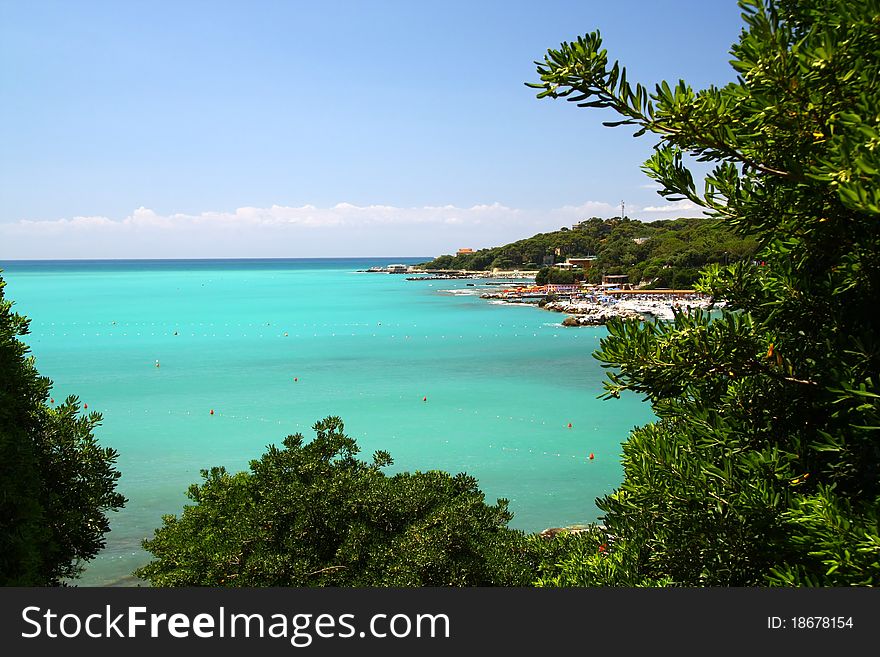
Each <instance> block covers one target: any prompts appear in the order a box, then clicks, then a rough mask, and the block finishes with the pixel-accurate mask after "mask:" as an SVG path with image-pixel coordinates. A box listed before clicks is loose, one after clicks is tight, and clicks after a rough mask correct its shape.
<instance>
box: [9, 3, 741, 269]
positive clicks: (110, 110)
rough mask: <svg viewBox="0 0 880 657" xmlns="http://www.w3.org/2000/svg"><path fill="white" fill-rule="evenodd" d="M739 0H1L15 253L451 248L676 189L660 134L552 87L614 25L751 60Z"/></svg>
mask: <svg viewBox="0 0 880 657" xmlns="http://www.w3.org/2000/svg"><path fill="white" fill-rule="evenodd" d="M740 26H741V20H740V18H739V9H738V8H737V6H736V3H735V2H734V1H733V0H702V1H700V0H678V1H675V2H672V1H667V0H650V1H649V0H644V1H635V0H617V1H616V2H607V1H604V2H598V1H593V0H584V1H581V2H574V1H568V2H565V1H554V0H542V1H541V2H534V1H531V2H521V1H518V0H506V1H502V0H498V1H490V0H486V1H482V2H481V1H479V0H470V1H467V2H458V1H449V2H447V1H443V2H440V1H438V2H430V3H429V2H417V1H416V0H401V1H398V0H386V1H382V0H374V1H366V0H365V1H362V2H356V1H345V2H342V1H339V2H333V1H331V2H315V1H314V0H311V1H300V0H289V1H287V2H271V1H268V0H256V1H252V2H244V1H240V2H208V1H194V0H192V1H178V2H163V1H156V0H153V1H150V2H137V1H132V2H118V1H113V2H89V1H80V2H38V1H35V2H24V1H15V2H13V1H11V0H0V100H2V102H0V141H2V144H3V146H2V151H0V152H2V155H0V259H13V258H87V257H94V258H112V257H130V258H138V257H147V258H149V257H156V258H165V257H318V256H355V255H364V256H392V255H401V256H402V255H436V254H439V253H446V252H451V251H454V250H455V249H457V248H459V247H462V246H468V247H471V248H480V247H485V246H493V245H497V244H501V243H504V242H507V241H510V240H513V239H518V238H521V237H527V236H529V235H532V234H534V233H536V232H539V231H546V230H555V229H557V228H559V227H560V226H563V225H569V224H571V223H574V222H575V221H578V220H580V219H584V218H587V217H590V216H612V215H616V214H619V209H620V202H621V200H624V201H625V202H626V209H627V214H628V215H629V216H631V217H635V218H640V219H643V220H652V219H657V218H671V217H675V216H680V215H695V214H699V210H697V209H691V208H687V207H686V206H683V207H680V208H669V207H667V206H668V204H667V203H666V202H665V201H664V200H663V199H662V198H661V197H659V196H658V195H657V194H656V190H655V189H653V188H651V186H650V181H649V180H648V179H647V178H646V177H645V176H644V174H642V173H641V171H640V169H639V167H640V165H641V163H642V161H643V160H644V159H645V158H646V157H647V156H648V154H649V153H650V149H651V146H652V145H653V143H652V141H651V140H650V139H649V138H642V139H638V140H635V139H633V138H632V137H631V131H629V130H628V129H627V128H617V129H609V128H603V127H602V125H601V121H602V120H603V118H607V117H605V116H603V114H602V113H601V112H597V111H595V110H592V111H590V110H585V109H579V108H577V107H575V106H574V105H573V104H570V103H565V102H562V101H550V100H542V101H538V100H536V99H535V92H534V90H532V89H528V88H527V87H525V86H524V82H527V81H536V79H537V76H536V73H535V66H534V64H533V61H534V60H536V59H541V58H543V55H544V53H545V52H546V50H547V49H548V48H551V47H557V46H558V45H559V43H560V42H562V41H567V40H573V39H576V38H577V37H578V36H579V35H582V34H584V33H586V32H589V31H591V30H594V29H599V30H600V31H601V32H602V35H603V37H604V40H605V46H606V48H608V50H609V54H610V56H611V58H617V59H620V60H621V62H622V63H623V64H624V65H626V66H627V69H628V76H629V78H630V79H631V80H638V81H641V82H643V83H647V84H649V85H653V83H655V82H657V81H660V80H662V79H667V80H678V79H679V78H683V79H685V80H687V81H688V82H690V83H691V84H692V85H693V86H695V87H697V88H701V87H704V86H707V85H709V84H713V83H714V84H723V83H725V82H727V81H729V80H731V79H733V75H734V74H733V71H732V69H731V68H730V65H729V64H728V60H729V59H730V57H729V53H728V51H729V48H730V45H731V44H732V43H733V42H734V41H735V40H736V38H737V36H738V34H739V30H740Z"/></svg>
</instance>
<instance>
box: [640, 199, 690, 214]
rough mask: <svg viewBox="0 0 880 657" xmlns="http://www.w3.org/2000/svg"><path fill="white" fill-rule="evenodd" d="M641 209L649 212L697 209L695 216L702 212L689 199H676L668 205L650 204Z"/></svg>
mask: <svg viewBox="0 0 880 657" xmlns="http://www.w3.org/2000/svg"><path fill="white" fill-rule="evenodd" d="M641 211H642V212H648V213H662V212H691V211H696V212H695V213H694V216H697V215H699V214H700V213H701V211H700V209H699V207H698V206H696V205H694V204H693V203H692V202H691V201H688V200H687V199H684V200H681V201H675V202H673V203H667V204H666V205H649V206H647V207H644V208H642V209H641Z"/></svg>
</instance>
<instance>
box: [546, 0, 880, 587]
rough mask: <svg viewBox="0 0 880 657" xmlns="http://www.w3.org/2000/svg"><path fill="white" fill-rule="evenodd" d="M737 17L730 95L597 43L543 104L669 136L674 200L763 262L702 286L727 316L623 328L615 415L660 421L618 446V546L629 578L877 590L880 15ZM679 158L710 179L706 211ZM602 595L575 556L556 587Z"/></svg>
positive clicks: (568, 62) (612, 336) (552, 85)
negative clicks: (636, 71)
mask: <svg viewBox="0 0 880 657" xmlns="http://www.w3.org/2000/svg"><path fill="white" fill-rule="evenodd" d="M740 6H741V7H742V10H743V19H744V21H745V26H744V29H743V31H742V32H741V36H740V39H739V42H738V43H737V44H735V45H734V46H733V47H732V50H731V54H732V55H733V61H732V65H733V67H734V69H735V70H736V72H737V75H738V78H737V80H736V81H735V82H732V83H729V84H727V85H725V86H723V87H720V88H716V87H709V88H708V89H705V90H702V91H699V92H695V91H694V90H692V89H691V87H690V86H688V85H687V84H686V83H685V82H683V81H682V82H679V83H678V84H676V85H669V84H667V83H665V82H663V83H661V84H659V85H657V86H656V88H655V90H654V92H653V93H650V92H649V91H648V90H647V89H646V88H644V87H643V86H641V85H635V86H632V85H631V84H630V83H629V82H628V81H627V78H626V70H625V69H624V68H622V67H621V66H620V65H619V64H618V63H614V64H613V65H610V66H609V62H608V57H607V54H606V51H605V50H604V49H603V48H602V41H601V38H600V35H599V34H598V33H597V32H594V33H592V34H589V35H587V36H585V37H583V38H580V39H578V40H577V42H575V43H564V44H562V46H561V48H560V49H559V50H551V51H549V53H548V55H547V56H546V57H545V60H544V62H543V63H539V66H538V72H539V74H540V77H541V82H540V83H537V84H535V85H533V86H535V87H538V88H541V89H542V91H541V92H540V94H539V96H541V97H551V98H566V99H568V100H570V101H574V102H576V103H578V105H580V106H583V107H600V108H610V109H611V110H613V111H615V112H617V114H618V115H620V119H619V120H618V121H613V122H609V123H608V124H607V125H630V126H635V128H636V135H639V136H641V135H653V136H655V137H656V139H657V140H658V143H657V145H656V149H655V153H654V155H653V156H652V157H651V158H650V159H649V160H648V161H647V162H646V164H645V170H646V171H647V173H648V175H649V176H651V177H652V178H654V179H655V180H656V181H658V182H659V183H660V184H661V185H662V187H663V189H662V192H661V194H663V195H664V196H666V197H667V198H669V199H671V200H674V199H680V198H687V199H690V200H691V201H693V202H694V203H697V204H699V205H700V206H702V207H703V208H705V209H706V210H707V211H708V212H709V213H710V214H711V216H712V217H713V218H715V219H716V220H719V221H723V222H724V223H725V224H726V225H728V226H730V227H732V228H733V229H735V230H736V231H738V232H739V233H740V234H741V235H747V236H750V237H751V238H752V239H754V240H755V241H756V243H757V244H758V245H759V247H760V249H761V251H760V255H759V259H760V260H761V261H763V262H765V263H766V266H752V265H751V264H749V263H745V262H736V263H733V264H729V265H727V266H725V265H723V264H721V265H713V266H711V267H709V268H708V270H707V271H706V273H705V275H704V276H703V278H702V281H701V286H702V288H703V289H704V290H706V291H707V292H709V293H711V294H712V295H714V296H715V297H716V298H719V299H725V300H727V301H728V302H729V303H730V307H729V309H728V310H727V311H725V312H724V313H723V315H722V316H721V317H720V318H717V319H714V320H712V321H710V318H709V317H708V316H707V315H705V314H700V313H697V314H690V315H679V316H677V317H676V318H675V321H674V322H672V323H669V324H661V323H654V324H650V323H649V324H645V325H641V326H640V325H638V324H636V323H625V322H616V323H612V324H610V325H609V327H608V329H609V334H608V337H607V338H606V339H604V340H603V341H602V343H601V348H600V350H599V351H598V352H597V354H596V355H597V357H598V358H599V360H600V361H602V363H603V365H604V366H606V367H609V368H610V374H609V381H608V382H607V383H606V389H607V390H606V394H607V396H609V397H614V396H618V395H619V394H620V393H621V392H622V391H623V390H632V391H635V392H638V393H640V394H643V395H645V396H646V397H647V399H649V400H650V401H651V403H652V405H653V408H654V411H655V413H656V415H657V417H658V420H657V421H656V422H654V423H652V424H649V425H647V426H644V427H641V428H638V429H636V430H634V431H633V432H632V434H631V435H630V436H629V439H628V440H627V441H626V443H625V445H624V456H623V465H624V481H623V483H622V484H621V486H620V488H619V489H618V490H617V491H616V492H614V493H613V494H612V495H609V496H607V497H605V498H603V499H602V500H600V501H599V506H600V508H601V509H602V510H603V512H604V518H603V520H604V532H606V535H607V536H608V537H610V538H613V539H614V540H613V549H614V550H615V555H616V556H615V559H616V560H617V564H618V567H619V568H622V569H624V570H625V571H626V577H625V579H627V580H628V581H645V580H648V581H657V582H663V581H671V582H673V583H675V584H679V585H694V586H696V585H746V586H750V585H795V586H800V585H819V586H846V585H877V584H880V531H878V523H880V440H878V438H880V436H878V431H880V390H878V381H880V378H878V377H880V324H878V313H877V307H878V301H880V221H878V219H880V114H878V110H877V108H878V107H880V79H878V71H880V4H878V2H877V0H796V1H795V0H777V1H772V0H767V1H762V0H743V1H742V2H740ZM685 154H689V155H692V156H695V157H696V158H697V159H699V160H702V161H705V162H713V163H715V166H714V169H713V170H712V172H711V174H709V175H708V176H707V178H706V179H705V182H704V188H703V190H702V192H698V191H697V187H696V184H695V182H694V177H693V175H692V173H691V172H690V171H689V170H688V168H687V167H686V166H685V159H684V155H685ZM719 262H720V261H719ZM603 578H604V575H603V574H602V573H601V572H600V571H598V570H596V569H595V568H594V567H593V566H592V565H591V562H589V561H588V560H584V559H579V558H577V557H572V558H571V559H570V561H569V562H568V563H567V569H564V572H563V574H562V575H561V576H560V577H559V578H558V579H557V580H554V583H556V584H562V585H565V584H567V583H570V582H581V583H583V582H584V581H592V582H594V583H597V584H601V583H602V582H603V581H604V580H603Z"/></svg>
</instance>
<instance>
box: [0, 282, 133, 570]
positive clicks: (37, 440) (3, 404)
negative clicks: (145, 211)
mask: <svg viewBox="0 0 880 657" xmlns="http://www.w3.org/2000/svg"><path fill="white" fill-rule="evenodd" d="M5 286H6V283H5V282H4V281H3V279H2V278H0V585H2V586H52V585H59V584H62V583H63V582H64V580H66V579H72V578H76V577H77V576H78V575H79V574H80V572H81V571H82V568H83V564H84V562H86V561H88V560H89V559H92V558H93V557H95V556H96V555H97V554H98V552H99V551H100V550H101V549H102V548H103V547H104V544H105V539H104V535H105V534H106V533H107V532H108V531H110V524H109V521H108V519H107V512H108V511H117V510H118V509H120V508H121V507H122V506H123V505H124V504H125V498H124V497H123V496H122V495H120V494H119V493H117V492H116V481H117V479H118V478H119V472H118V471H117V470H116V469H115V467H114V464H115V462H116V458H117V454H116V451H115V450H113V449H110V448H102V447H100V446H99V445H98V443H97V441H96V440H95V437H94V435H93V431H94V429H95V427H96V426H97V425H98V424H99V422H100V421H101V416H100V415H99V414H98V413H95V412H92V413H90V414H89V415H87V416H80V415H79V402H78V400H77V399H76V397H68V398H67V400H66V401H65V402H64V403H63V404H61V405H59V406H58V407H57V408H52V407H50V405H49V403H48V402H49V393H50V390H51V387H52V382H51V381H50V380H49V379H48V378H46V377H43V376H40V375H39V373H38V372H37V369H36V367H35V365H34V358H33V357H32V356H28V355H27V354H28V351H29V350H28V347H27V346H26V345H25V344H24V343H23V342H22V341H21V340H20V339H19V338H20V337H21V336H24V335H26V334H27V333H28V320H27V319H26V318H25V317H23V316H21V315H19V314H18V313H14V312H12V302H11V301H7V300H6V299H5V295H4V292H3V289H4V287H5Z"/></svg>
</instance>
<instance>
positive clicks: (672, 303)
mask: <svg viewBox="0 0 880 657" xmlns="http://www.w3.org/2000/svg"><path fill="white" fill-rule="evenodd" d="M650 296H651V295H645V298H627V299H620V300H617V301H615V302H613V303H604V302H598V301H588V300H574V301H549V302H547V303H546V304H543V306H542V307H543V308H544V310H550V311H553V312H559V313H565V314H567V315H569V316H568V317H566V318H565V319H564V320H563V322H562V325H563V326H601V325H603V324H605V323H606V322H607V321H608V320H609V319H611V318H615V317H617V318H620V319H638V320H641V319H646V318H647V319H660V320H666V321H669V320H671V319H673V318H674V316H675V315H674V311H675V310H676V309H678V310H689V309H691V308H701V309H707V308H709V307H710V306H711V305H712V302H711V300H710V299H708V298H707V297H694V298H690V299H675V300H667V299H652V298H650ZM539 305H540V304H539ZM715 305H716V306H718V305H720V304H715Z"/></svg>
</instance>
